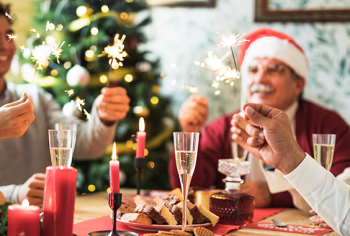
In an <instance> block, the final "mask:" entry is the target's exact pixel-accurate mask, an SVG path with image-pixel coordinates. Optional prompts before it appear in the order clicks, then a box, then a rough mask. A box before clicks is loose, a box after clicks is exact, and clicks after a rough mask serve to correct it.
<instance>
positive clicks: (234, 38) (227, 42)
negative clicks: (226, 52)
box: [217, 33, 249, 48]
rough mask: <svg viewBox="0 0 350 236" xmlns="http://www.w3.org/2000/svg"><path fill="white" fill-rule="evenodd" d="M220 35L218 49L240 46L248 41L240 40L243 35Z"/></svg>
mask: <svg viewBox="0 0 350 236" xmlns="http://www.w3.org/2000/svg"><path fill="white" fill-rule="evenodd" d="M218 34H219V33H218ZM219 35H220V38H221V42H219V43H218V44H217V46H218V48H225V47H228V48H229V47H237V46H239V45H241V43H243V42H245V41H249V40H246V39H243V40H241V38H242V37H243V36H244V35H245V34H242V35H240V34H236V35H235V34H231V35H228V36H225V35H221V34H219Z"/></svg>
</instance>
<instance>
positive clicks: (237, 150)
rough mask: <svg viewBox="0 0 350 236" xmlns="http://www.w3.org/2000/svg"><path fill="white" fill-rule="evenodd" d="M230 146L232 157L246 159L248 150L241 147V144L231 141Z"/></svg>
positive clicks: (240, 159)
mask: <svg viewBox="0 0 350 236" xmlns="http://www.w3.org/2000/svg"><path fill="white" fill-rule="evenodd" d="M231 148H232V156H233V159H235V160H239V161H245V160H246V159H247V156H248V150H246V149H244V148H242V147H241V145H239V144H238V143H236V142H235V141H231Z"/></svg>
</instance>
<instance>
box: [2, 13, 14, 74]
mask: <svg viewBox="0 0 350 236" xmlns="http://www.w3.org/2000/svg"><path fill="white" fill-rule="evenodd" d="M13 33H14V32H13V31H12V28H11V25H10V23H9V22H8V21H7V19H6V17H5V16H0V79H1V78H3V77H4V75H5V74H6V72H7V71H8V70H9V68H10V66H11V62H12V58H13V56H14V54H15V52H16V45H15V43H14V41H13V40H10V41H9V37H8V36H7V35H8V34H13Z"/></svg>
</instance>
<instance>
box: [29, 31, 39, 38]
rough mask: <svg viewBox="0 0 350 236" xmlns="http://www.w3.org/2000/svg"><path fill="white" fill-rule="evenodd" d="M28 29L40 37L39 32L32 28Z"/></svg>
mask: <svg viewBox="0 0 350 236" xmlns="http://www.w3.org/2000/svg"><path fill="white" fill-rule="evenodd" d="M30 31H32V32H34V33H36V36H35V38H37V39H38V38H40V34H39V32H38V31H37V30H36V29H34V28H32V29H31V30H30Z"/></svg>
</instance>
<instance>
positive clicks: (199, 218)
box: [187, 200, 205, 224]
mask: <svg viewBox="0 0 350 236" xmlns="http://www.w3.org/2000/svg"><path fill="white" fill-rule="evenodd" d="M187 208H188V210H189V211H190V213H191V215H192V217H193V223H194V224H203V223H204V222H205V217H204V216H203V215H202V213H201V212H200V211H199V210H198V207H197V206H196V205H194V204H192V203H191V202H190V201H189V200H187Z"/></svg>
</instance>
